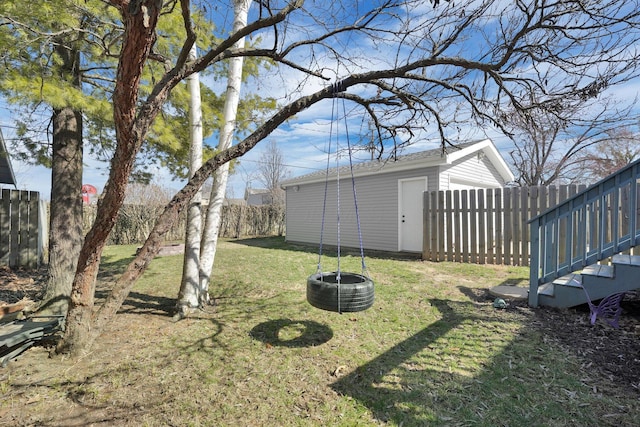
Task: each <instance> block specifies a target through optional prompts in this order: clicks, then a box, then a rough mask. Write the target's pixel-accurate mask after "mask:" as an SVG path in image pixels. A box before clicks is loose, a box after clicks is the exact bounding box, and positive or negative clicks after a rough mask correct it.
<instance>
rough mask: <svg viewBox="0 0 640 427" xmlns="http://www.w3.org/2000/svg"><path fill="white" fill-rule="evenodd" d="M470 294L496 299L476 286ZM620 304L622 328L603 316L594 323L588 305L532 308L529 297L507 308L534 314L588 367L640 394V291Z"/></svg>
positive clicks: (543, 328)
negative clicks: (561, 307) (592, 323)
mask: <svg viewBox="0 0 640 427" xmlns="http://www.w3.org/2000/svg"><path fill="white" fill-rule="evenodd" d="M469 296H470V297H471V298H472V299H475V300H476V301H478V302H485V303H486V302H488V301H493V300H494V299H495V296H493V295H491V294H490V293H489V291H488V290H484V289H482V290H480V289H474V290H472V295H469ZM620 305H621V307H622V315H621V317H620V325H619V326H620V327H619V328H618V329H615V328H613V327H612V326H610V325H609V324H608V323H607V322H606V321H604V320H602V319H600V318H598V319H597V320H596V323H595V325H591V323H590V318H589V315H590V312H589V307H588V306H587V305H586V304H584V305H581V306H577V307H572V308H566V309H557V308H549V307H540V308H537V309H531V308H529V307H528V305H527V301H526V300H525V301H522V300H521V301H513V300H512V301H508V307H507V309H506V310H517V311H519V312H524V311H526V312H528V313H530V315H531V322H530V325H531V326H535V327H537V328H538V329H539V330H540V331H541V332H543V333H544V334H545V337H546V338H547V339H549V340H554V341H555V342H556V343H558V344H560V345H561V346H562V347H563V348H564V349H565V350H566V351H567V352H568V353H569V354H575V355H576V356H577V357H579V358H580V359H581V360H583V361H584V362H583V363H584V365H585V368H588V369H589V370H594V371H599V372H600V373H601V374H603V375H604V376H605V378H609V379H610V380H611V381H612V382H615V383H617V384H621V385H624V386H626V387H629V388H630V389H631V390H634V391H635V392H639V393H640V292H639V291H630V292H627V293H626V294H625V297H624V299H623V301H622V303H621V304H620Z"/></svg>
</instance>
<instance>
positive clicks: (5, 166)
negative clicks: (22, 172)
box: [0, 130, 16, 187]
mask: <svg viewBox="0 0 640 427" xmlns="http://www.w3.org/2000/svg"><path fill="white" fill-rule="evenodd" d="M0 184H11V185H13V186H14V187H15V186H16V176H15V175H14V174H13V167H12V166H11V157H9V152H8V151H7V146H6V144H5V143H4V137H3V136H2V131H1V130H0Z"/></svg>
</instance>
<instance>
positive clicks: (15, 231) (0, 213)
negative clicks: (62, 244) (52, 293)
mask: <svg viewBox="0 0 640 427" xmlns="http://www.w3.org/2000/svg"><path fill="white" fill-rule="evenodd" d="M40 216H41V212H40V194H39V193H38V192H36V191H18V190H9V189H3V190H2V191H1V192H0V267H6V266H8V267H11V268H15V267H23V268H34V267H37V266H38V265H39V264H40V262H41V261H42V241H41V240H40V239H41V236H40V234H41V233H40Z"/></svg>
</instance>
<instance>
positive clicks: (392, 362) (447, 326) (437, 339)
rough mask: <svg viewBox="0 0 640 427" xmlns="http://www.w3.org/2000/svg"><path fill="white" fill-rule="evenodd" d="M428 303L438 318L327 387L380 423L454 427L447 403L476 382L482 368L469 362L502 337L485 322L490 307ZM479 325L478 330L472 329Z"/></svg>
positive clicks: (498, 343) (490, 315)
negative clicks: (451, 425)
mask: <svg viewBox="0 0 640 427" xmlns="http://www.w3.org/2000/svg"><path fill="white" fill-rule="evenodd" d="M431 306H432V307H434V308H436V309H437V310H438V311H439V313H440V314H441V318H440V319H439V320H437V321H435V322H434V323H432V324H430V325H428V326H427V327H425V328H424V329H422V330H421V331H419V332H418V333H416V334H415V335H412V336H411V337H409V338H407V339H406V340H404V341H402V342H400V343H398V344H396V345H395V346H393V347H392V348H390V349H389V350H387V351H385V352H384V353H382V354H380V355H379V356H378V357H376V358H374V359H372V360H370V361H369V362H367V363H365V364H364V365H361V366H359V367H357V368H356V369H355V370H354V371H352V372H351V373H349V374H347V375H346V376H344V377H341V378H340V379H339V380H337V381H335V382H334V383H333V384H331V387H332V388H333V390H335V391H336V392H337V393H339V394H341V395H344V396H349V397H352V398H354V399H356V400H357V401H358V402H359V403H361V404H362V405H364V406H365V407H367V408H368V409H369V410H370V411H371V413H372V414H373V416H374V417H375V418H377V419H378V420H380V421H381V422H385V423H386V422H390V423H393V424H394V425H405V426H423V425H448V424H449V423H450V422H451V424H455V425H457V424H456V423H453V422H452V420H458V421H461V420H462V419H463V418H456V415H455V414H454V413H453V411H454V410H455V406H456V404H455V403H452V402H453V401H454V400H457V399H459V400H461V401H464V400H465V399H466V397H467V396H466V393H472V388H473V387H475V384H474V383H475V382H476V380H477V383H481V382H482V381H481V379H482V376H483V375H485V372H486V370H487V367H485V366H473V364H474V363H477V362H476V361H478V360H484V359H489V360H490V359H491V357H490V354H491V351H493V349H495V348H504V347H505V346H506V344H505V338H503V337H502V336H501V334H500V330H499V329H497V330H496V329H494V328H493V326H491V325H493V324H495V323H498V321H497V320H496V318H495V317H494V316H495V315H497V314H498V313H496V312H494V311H492V309H490V308H487V307H485V308H483V309H482V310H480V309H479V307H478V305H477V304H475V303H468V302H455V301H445V300H431ZM481 324H484V325H485V326H483V327H482V329H483V331H482V333H479V332H477V331H473V329H474V328H477V327H478V325H481ZM498 328H499V327H498ZM479 341H480V342H481V345H477V343H478V342H479ZM483 353H484V354H483ZM481 365H484V364H483V363H482V364H481ZM487 375H491V374H487ZM478 378H480V379H478ZM469 400H471V399H469ZM452 406H453V407H452ZM447 407H449V409H447ZM490 410H491V409H489V411H490ZM447 411H450V412H449V413H447ZM485 421H486V420H485ZM512 421H513V420H512ZM507 424H509V425H518V424H515V423H514V424H512V423H510V422H507ZM483 425H489V424H483Z"/></svg>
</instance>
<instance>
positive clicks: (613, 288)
mask: <svg viewBox="0 0 640 427" xmlns="http://www.w3.org/2000/svg"><path fill="white" fill-rule="evenodd" d="M619 260H620V261H623V262H616V259H615V258H614V262H613V264H612V266H610V267H609V266H602V267H599V266H591V267H588V268H586V269H585V270H584V272H583V274H580V275H576V279H577V280H578V281H579V282H581V283H582V286H584V288H585V289H586V290H587V292H588V294H589V297H590V298H591V300H592V301H593V300H599V299H602V298H604V297H607V296H609V295H612V294H615V293H619V292H626V291H631V290H635V289H640V257H637V256H636V257H632V259H631V262H629V257H628V256H626V258H620V259H619ZM584 273H586V274H584ZM558 282H560V283H558ZM563 282H564V283H563ZM565 283H568V280H566V278H563V280H558V281H557V282H554V284H553V290H552V292H551V294H550V295H549V294H548V293H549V292H547V294H542V293H541V294H539V296H538V303H539V305H541V306H547V307H557V308H566V307H574V306H576V305H581V304H585V303H586V302H587V296H586V294H585V292H584V290H583V289H582V288H580V287H579V286H575V283H573V285H574V286H568V285H567V284H565Z"/></svg>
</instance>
